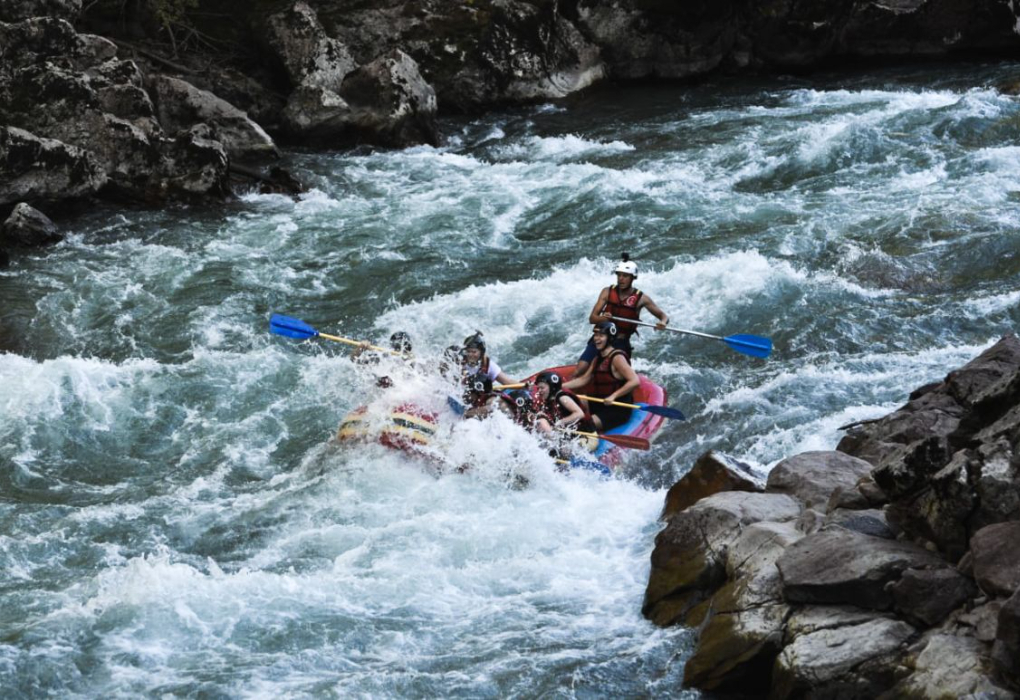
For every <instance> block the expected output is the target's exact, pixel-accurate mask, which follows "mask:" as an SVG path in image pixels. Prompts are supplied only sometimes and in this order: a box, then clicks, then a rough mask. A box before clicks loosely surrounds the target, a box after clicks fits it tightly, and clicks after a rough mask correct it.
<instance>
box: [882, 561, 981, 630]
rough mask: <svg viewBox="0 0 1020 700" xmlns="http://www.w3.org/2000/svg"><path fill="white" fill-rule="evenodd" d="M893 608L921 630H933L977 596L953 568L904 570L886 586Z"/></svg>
mask: <svg viewBox="0 0 1020 700" xmlns="http://www.w3.org/2000/svg"><path fill="white" fill-rule="evenodd" d="M889 590H890V592H891V593H892V597H893V607H894V608H895V609H896V611H897V612H898V613H900V614H902V615H903V616H905V617H906V618H907V619H909V620H911V621H913V622H914V623H915V624H918V625H920V626H923V627H933V626H934V625H937V624H938V623H940V622H942V620H944V619H945V618H946V616H947V615H949V613H951V612H952V611H953V610H955V609H957V608H959V607H960V606H961V605H963V604H964V603H965V602H966V601H967V600H968V599H970V598H973V597H974V596H975V595H976V594H977V587H975V585H974V582H973V581H971V580H970V579H969V578H967V577H966V576H962V575H961V574H959V573H958V572H957V571H956V570H954V569H907V570H906V571H904V572H903V575H902V576H901V577H900V579H899V581H896V582H895V583H893V584H892V585H891V586H890V589H889Z"/></svg>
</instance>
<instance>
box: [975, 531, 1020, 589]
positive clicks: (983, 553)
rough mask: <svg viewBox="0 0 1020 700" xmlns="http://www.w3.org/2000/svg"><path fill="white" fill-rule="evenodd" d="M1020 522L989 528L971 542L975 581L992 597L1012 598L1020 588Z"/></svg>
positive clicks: (977, 534)
mask: <svg viewBox="0 0 1020 700" xmlns="http://www.w3.org/2000/svg"><path fill="white" fill-rule="evenodd" d="M1018 542H1020V521H1016V520H1015V521H1013V522H1008V523H999V524H998V525H989V526H988V527H983V528H981V529H980V530H978V531H977V532H976V533H975V534H974V537H973V538H972V539H971V541H970V548H971V553H972V554H973V557H974V580H975V581H977V584H978V585H979V586H980V587H981V590H983V591H984V592H985V593H988V594H989V595H999V596H1011V595H1013V593H1014V591H1016V590H1017V589H1020V547H1018V546H1017V543H1018Z"/></svg>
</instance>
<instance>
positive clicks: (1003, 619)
mask: <svg viewBox="0 0 1020 700" xmlns="http://www.w3.org/2000/svg"><path fill="white" fill-rule="evenodd" d="M994 658H995V665H996V667H997V668H998V670H999V675H1000V676H1001V677H1002V678H1004V679H1006V681H1007V682H1008V683H1010V684H1011V685H1012V686H1013V687H1017V686H1020V590H1018V591H1017V592H1016V593H1014V594H1013V595H1012V596H1011V597H1010V598H1009V600H1007V601H1006V603H1005V604H1004V605H1003V606H1002V607H1001V608H1000V609H999V619H998V620H997V625H996V630H995V647H994Z"/></svg>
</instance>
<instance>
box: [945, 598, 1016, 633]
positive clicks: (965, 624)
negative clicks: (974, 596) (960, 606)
mask: <svg viewBox="0 0 1020 700" xmlns="http://www.w3.org/2000/svg"><path fill="white" fill-rule="evenodd" d="M975 603H977V601H975ZM1003 604H1004V601H1002V600H987V601H985V602H983V603H981V604H975V606H974V608H973V609H972V610H969V611H967V612H963V613H961V614H959V615H956V616H955V618H954V619H953V620H952V623H953V624H952V628H953V629H955V630H956V632H957V633H958V634H963V635H965V636H968V637H973V638H975V639H977V640H978V641H980V642H987V643H992V642H994V641H995V638H996V636H997V635H998V627H999V616H1000V614H1001V612H1002V607H1003Z"/></svg>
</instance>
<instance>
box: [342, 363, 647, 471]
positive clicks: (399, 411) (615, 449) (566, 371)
mask: <svg viewBox="0 0 1020 700" xmlns="http://www.w3.org/2000/svg"><path fill="white" fill-rule="evenodd" d="M542 372H555V373H556V374H558V375H559V376H560V377H561V378H563V379H567V378H569V377H570V376H571V375H572V374H573V372H574V365H563V366H562V367H552V368H550V369H546V370H542ZM542 372H536V373H535V374H533V375H531V376H530V377H528V378H527V379H526V380H525V381H526V383H527V384H528V385H529V386H530V385H533V383H534V380H535V377H537V376H538V375H539V374H541V373H542ZM638 378H639V379H640V381H641V384H640V385H639V386H638V388H637V389H635V391H634V397H633V403H635V404H637V405H639V406H640V405H644V406H666V400H667V395H666V390H665V389H664V388H663V387H661V386H659V385H658V384H656V383H655V382H653V381H651V380H650V379H648V378H647V377H645V376H643V375H638ZM588 391H590V387H584V388H583V389H581V390H579V391H577V392H576V393H578V394H587V393H588ZM663 420H664V418H663V417H662V416H658V415H655V414H653V413H648V412H646V411H642V410H640V409H635V410H633V411H631V417H630V420H628V421H627V422H626V423H624V424H623V425H621V426H619V427H617V428H614V429H612V430H608V431H606V434H607V435H630V436H632V437H640V438H645V439H647V440H648V441H649V442H651V441H652V440H653V439H654V437H655V435H656V433H658V431H659V428H661V427H662V422H663ZM438 427H439V415H438V414H437V413H435V412H434V411H426V410H424V409H422V408H420V407H418V406H415V405H414V404H411V403H405V404H402V405H400V406H397V407H396V408H394V409H393V410H392V411H390V413H389V415H388V416H385V417H383V418H381V419H380V418H373V419H372V420H370V419H369V415H368V413H367V408H366V407H364V406H362V407H360V408H357V409H355V410H353V411H351V412H350V413H349V414H347V415H346V416H345V417H344V418H343V420H342V421H341V422H340V428H339V430H338V431H337V436H336V437H337V440H338V441H340V442H342V443H343V442H378V443H379V444H381V445H385V446H386V447H390V448H392V449H396V450H403V451H405V452H410V453H417V454H423V452H424V449H423V448H427V447H428V446H429V445H430V444H431V443H432V440H433V437H434V436H435V434H436V431H437V430H438ZM588 442H589V443H590V445H591V452H590V455H589V456H587V457H585V456H582V455H574V457H573V458H572V459H571V460H570V462H571V465H573V466H582V467H583V466H586V463H590V462H591V461H595V462H597V463H598V464H601V465H604V466H605V467H610V468H612V467H615V466H616V465H617V464H619V463H620V461H621V460H622V459H623V457H624V452H625V448H623V447H619V446H618V445H614V444H613V443H610V442H607V441H605V440H598V441H597V442H596V441H595V440H590V441H588Z"/></svg>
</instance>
